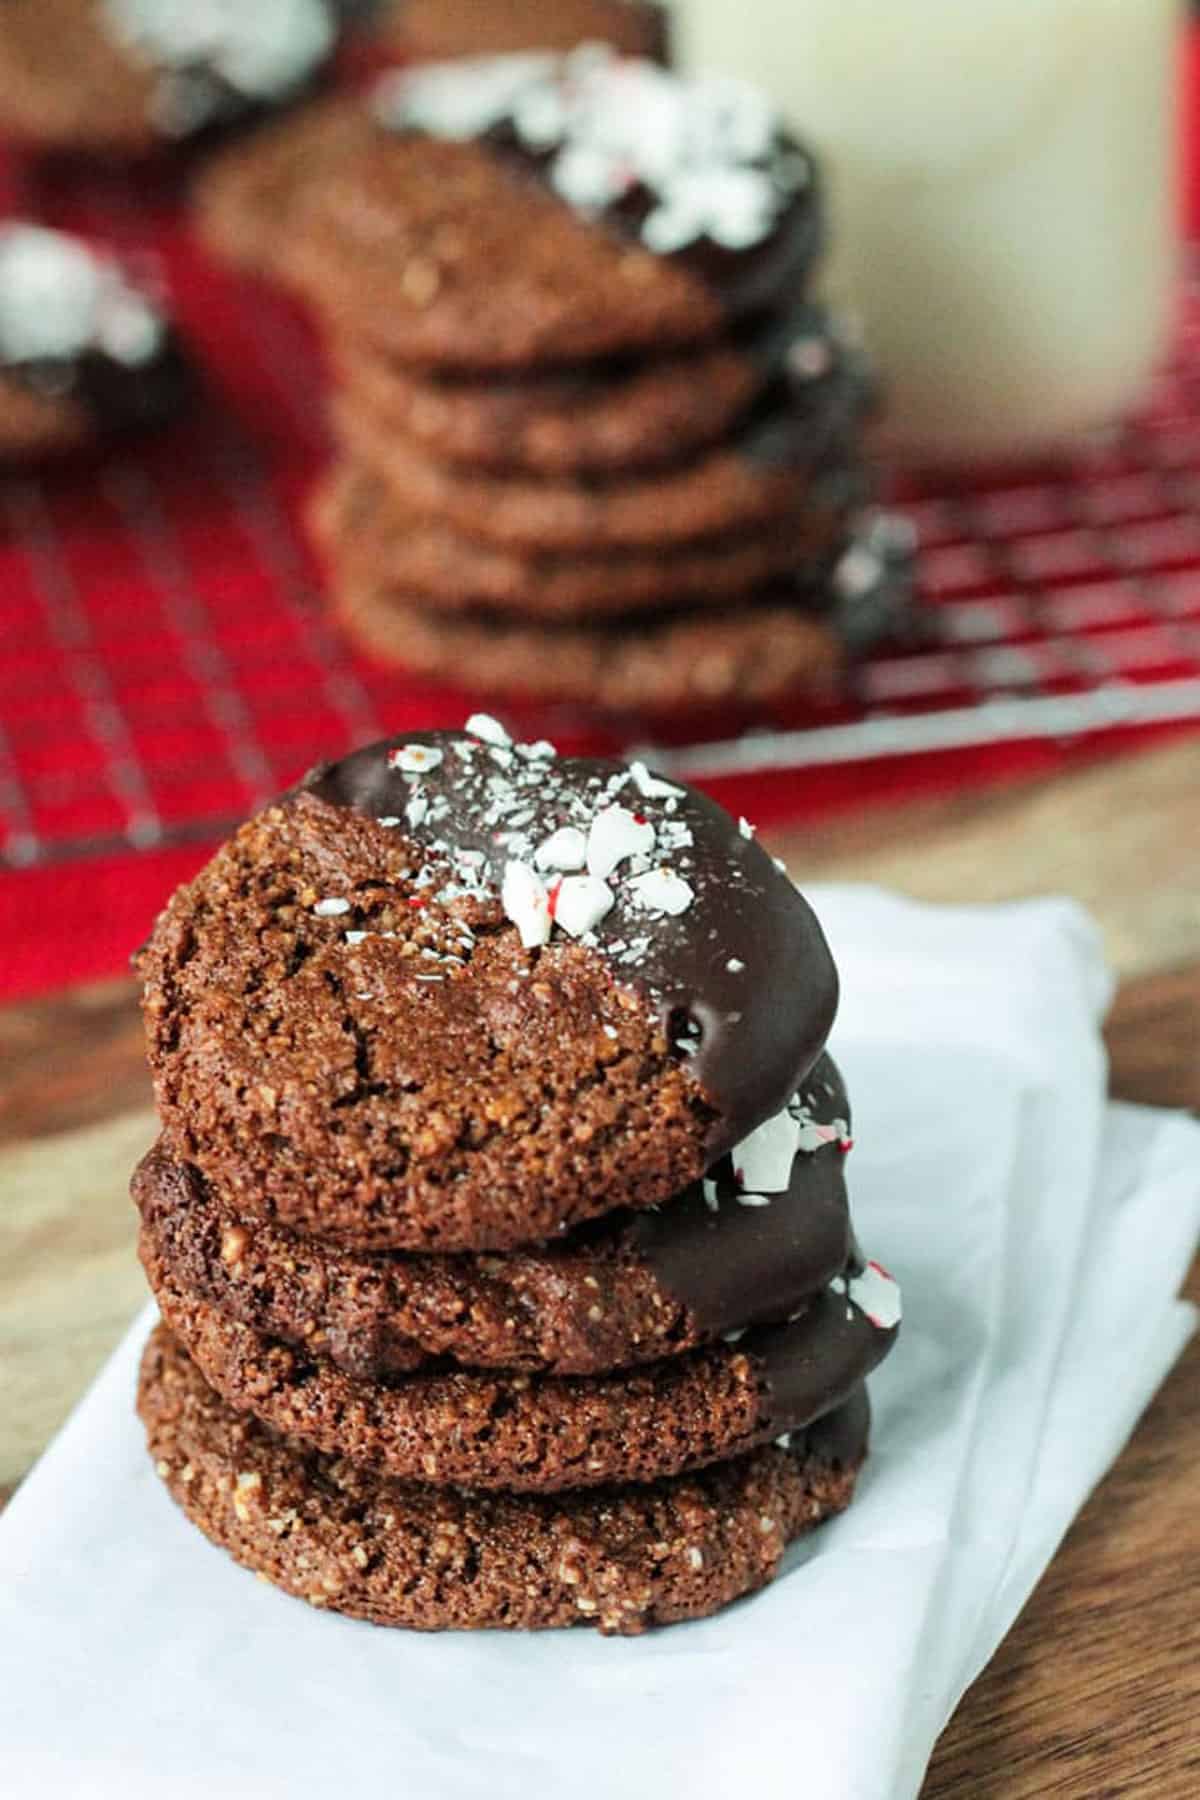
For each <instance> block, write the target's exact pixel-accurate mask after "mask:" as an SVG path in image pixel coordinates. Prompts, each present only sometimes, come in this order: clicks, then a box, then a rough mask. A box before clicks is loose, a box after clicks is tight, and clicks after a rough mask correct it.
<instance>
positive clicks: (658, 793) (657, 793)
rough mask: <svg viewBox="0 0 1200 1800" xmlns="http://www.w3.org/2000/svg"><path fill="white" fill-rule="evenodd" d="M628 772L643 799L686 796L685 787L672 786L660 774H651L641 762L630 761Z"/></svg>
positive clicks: (674, 798) (681, 797)
mask: <svg viewBox="0 0 1200 1800" xmlns="http://www.w3.org/2000/svg"><path fill="white" fill-rule="evenodd" d="M629 773H630V774H631V775H632V776H633V785H634V787H635V788H636V789H637V791H638V793H639V794H640V795H641V796H642V798H643V799H644V800H683V799H685V798H686V797H687V789H686V788H681V787H672V785H671V783H670V782H669V781H663V780H662V778H661V776H658V775H652V774H651V773H650V771H649V769H648V768H647V767H646V765H645V763H643V762H634V763H630V765H629Z"/></svg>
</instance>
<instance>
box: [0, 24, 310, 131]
mask: <svg viewBox="0 0 1200 1800" xmlns="http://www.w3.org/2000/svg"><path fill="white" fill-rule="evenodd" d="M337 37H338V8H337V6H336V5H334V4H332V3H331V0H254V4H253V5H243V6H238V5H233V4H229V3H219V4H213V3H212V0H204V3H203V4H202V3H201V0H192V3H191V4H187V5H181V4H179V0H4V5H3V8H2V9H0V131H3V133H4V135H5V136H6V137H9V138H16V139H18V140H21V141H23V142H25V143H26V144H30V145H33V146H36V147H38V148H41V149H46V150H69V151H76V150H79V151H89V150H102V151H109V152H113V153H119V154H122V155H130V154H134V155H136V154H140V153H143V152H146V151H149V150H154V149H156V148H158V147H160V146H162V145H164V144H173V143H179V142H181V141H184V140H187V139H191V138H195V137H197V136H198V135H200V134H202V133H207V132H210V131H214V130H219V129H221V128H224V127H227V126H231V125H237V124H240V123H242V122H244V121H246V120H249V119H253V118H256V117H258V116H261V115H262V114H264V113H266V112H268V111H270V110H273V109H274V108H277V107H280V106H284V105H287V104H289V103H290V102H292V101H293V100H295V99H296V98H297V97H298V96H299V95H301V94H303V93H304V92H306V91H307V90H309V89H310V88H311V87H312V86H313V85H314V83H315V82H316V80H317V79H318V77H319V76H320V74H321V72H322V71H323V69H324V68H325V66H326V65H327V63H328V62H329V60H330V57H331V55H332V53H333V51H334V49H335V47H336V43H337Z"/></svg>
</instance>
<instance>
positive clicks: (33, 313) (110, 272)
mask: <svg viewBox="0 0 1200 1800" xmlns="http://www.w3.org/2000/svg"><path fill="white" fill-rule="evenodd" d="M188 387H189V380H188V373H187V368H186V364H185V361H184V358H183V355H182V353H181V351H180V348H179V344H178V341H177V340H176V338H175V335H174V333H173V331H172V330H171V327H170V325H169V323H168V321H167V319H166V316H165V314H164V313H163V312H162V310H161V309H160V308H159V307H158V305H157V304H156V303H155V302H154V301H153V300H151V299H150V298H149V296H148V295H147V294H145V293H144V292H143V291H142V290H141V289H139V288H138V287H136V286H134V284H133V283H132V281H131V280H130V279H129V278H128V277H127V276H126V275H125V274H124V273H123V271H122V270H121V269H120V268H119V267H118V265H117V264H116V263H115V262H114V261H113V260H112V259H111V258H109V257H106V256H104V255H102V254H100V253H98V252H96V251H93V250H92V249H90V248H89V247H88V246H87V245H86V244H84V243H83V242H82V241H81V240H79V239H77V238H74V237H70V236H67V235H66V234H64V233H62V232H58V231H48V230H46V229H45V228H44V227H42V226H40V225H29V224H23V223H9V224H4V225H0V454H2V455H5V456H9V457H26V458H29V457H37V456H42V455H47V454H50V453H54V452H59V451H67V450H74V449H78V448H80V447H81V446H82V445H85V444H87V443H90V442H91V441H92V440H93V439H95V438H98V437H104V436H110V435H113V434H115V433H119V432H123V431H130V430H135V429H139V428H142V427H147V426H153V425H160V424H162V423H164V422H165V421H166V420H167V419H169V418H170V417H171V415H172V414H173V413H174V412H176V411H177V410H178V408H179V407H180V406H181V405H182V403H183V401H184V400H185V398H186V396H187V392H188Z"/></svg>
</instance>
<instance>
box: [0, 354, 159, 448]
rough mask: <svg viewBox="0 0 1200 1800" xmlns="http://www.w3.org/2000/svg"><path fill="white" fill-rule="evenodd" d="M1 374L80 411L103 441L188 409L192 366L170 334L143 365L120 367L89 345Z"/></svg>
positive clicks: (15, 366)
mask: <svg viewBox="0 0 1200 1800" xmlns="http://www.w3.org/2000/svg"><path fill="white" fill-rule="evenodd" d="M4 374H5V375H7V376H8V377H9V378H10V379H11V380H13V381H19V382H20V383H21V385H22V386H23V387H26V388H28V389H30V391H31V392H32V393H35V394H39V395H41V396H43V397H45V398H51V399H58V400H64V401H74V402H75V403H76V404H77V405H79V406H82V407H83V408H84V410H85V411H86V412H87V415H88V418H89V419H90V421H91V423H92V425H93V426H94V428H95V430H96V431H97V433H99V434H100V435H102V436H116V435H118V434H120V433H121V432H126V431H141V430H146V429H148V428H150V427H152V426H156V425H162V424H165V423H166V422H167V420H169V419H171V418H173V417H174V416H175V414H176V413H178V412H179V411H180V410H181V409H182V407H183V406H184V405H185V404H186V402H187V400H188V398H189V395H190V393H191V391H192V384H193V377H192V370H191V366H190V364H189V363H188V360H187V357H186V356H185V354H184V352H183V350H182V348H181V346H180V343H179V339H178V338H177V337H176V335H175V334H174V333H173V332H170V333H168V335H167V336H166V338H165V339H164V341H163V345H162V348H161V349H160V350H159V351H158V352H157V353H156V354H155V355H154V356H153V357H152V358H151V359H150V360H149V361H147V362H145V363H141V364H130V363H123V362H119V361H117V359H116V358H115V357H112V356H107V355H105V354H104V352H103V351H101V350H98V349H96V348H95V346H90V347H89V348H88V349H86V350H85V351H84V352H83V353H82V354H81V355H80V356H77V357H72V358H69V359H59V358H55V359H53V360H46V361H38V362H18V363H7V364H5V365H4Z"/></svg>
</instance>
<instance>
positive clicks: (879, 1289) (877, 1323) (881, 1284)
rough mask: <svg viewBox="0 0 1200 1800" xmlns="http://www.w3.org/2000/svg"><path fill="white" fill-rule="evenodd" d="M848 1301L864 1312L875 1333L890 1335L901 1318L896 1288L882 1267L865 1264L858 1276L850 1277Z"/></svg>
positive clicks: (880, 1265)
mask: <svg viewBox="0 0 1200 1800" xmlns="http://www.w3.org/2000/svg"><path fill="white" fill-rule="evenodd" d="M848 1292H849V1296H850V1299H851V1301H852V1302H853V1304H854V1305H855V1306H857V1307H858V1308H859V1310H860V1311H861V1312H865V1313H866V1315H867V1317H868V1319H870V1321H871V1323H872V1325H874V1327H875V1329H876V1330H877V1331H894V1330H895V1329H896V1326H897V1325H899V1323H900V1320H901V1317H902V1309H901V1304H900V1284H899V1282H898V1281H896V1280H895V1279H894V1278H893V1277H892V1276H891V1275H889V1274H888V1272H887V1270H886V1269H885V1268H884V1267H883V1265H882V1263H877V1262H869V1263H868V1264H867V1266H866V1268H865V1269H864V1270H863V1271H862V1273H861V1274H859V1275H851V1277H850V1280H849V1284H848Z"/></svg>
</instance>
